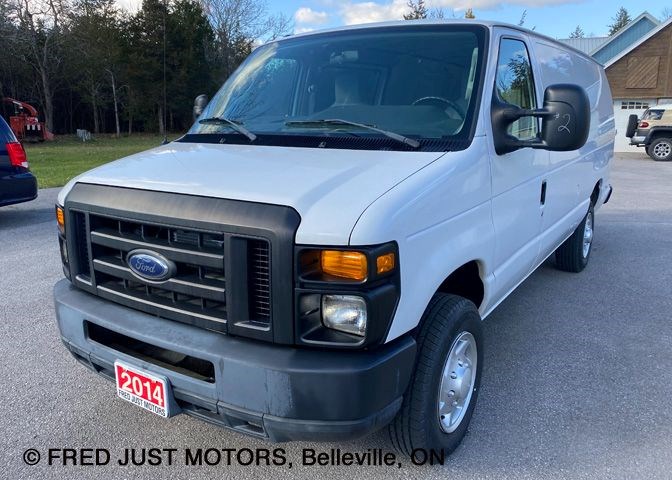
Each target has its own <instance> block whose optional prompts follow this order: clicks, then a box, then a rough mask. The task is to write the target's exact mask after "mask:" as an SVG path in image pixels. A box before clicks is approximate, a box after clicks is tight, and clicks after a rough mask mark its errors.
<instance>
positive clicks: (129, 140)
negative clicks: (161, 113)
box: [25, 134, 163, 188]
mask: <svg viewBox="0 0 672 480" xmlns="http://www.w3.org/2000/svg"><path fill="white" fill-rule="evenodd" d="M162 141H163V137H162V136H159V135H144V134H138V135H132V136H130V137H129V136H127V137H121V138H114V137H112V136H96V139H95V140H92V141H90V142H82V141H81V140H79V139H78V138H76V137H75V136H66V135H61V136H57V137H56V140H55V141H53V142H44V143H39V144H26V145H25V147H26V153H27V154H28V161H29V162H30V169H31V171H32V172H33V174H34V175H35V176H36V177H37V183H38V186H39V187H40V188H49V187H61V186H63V185H65V184H66V183H67V182H68V180H70V179H71V178H73V177H76V176H77V175H79V174H80V173H82V172H85V171H87V170H90V169H92V168H94V167H97V166H99V165H102V164H104V163H107V162H110V161H112V160H117V159H118V158H122V157H125V156H127V155H131V154H133V153H138V152H142V151H143V150H147V149H149V148H153V147H157V146H159V145H161V142H162Z"/></svg>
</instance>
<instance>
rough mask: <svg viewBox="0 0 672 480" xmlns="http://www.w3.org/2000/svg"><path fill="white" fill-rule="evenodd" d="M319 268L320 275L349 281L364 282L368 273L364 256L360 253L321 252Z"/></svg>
mask: <svg viewBox="0 0 672 480" xmlns="http://www.w3.org/2000/svg"><path fill="white" fill-rule="evenodd" d="M320 267H321V270H322V273H325V274H327V275H333V276H334V277H340V278H347V279H350V280H358V281H364V280H366V277H367V273H368V265H367V261H366V255H364V254H363V253H361V252H347V251H340V250H323V251H322V252H321V255H320Z"/></svg>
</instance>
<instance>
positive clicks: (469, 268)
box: [434, 260, 485, 308]
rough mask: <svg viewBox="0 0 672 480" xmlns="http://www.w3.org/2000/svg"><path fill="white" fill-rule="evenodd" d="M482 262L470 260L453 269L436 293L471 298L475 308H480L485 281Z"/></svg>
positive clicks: (483, 296) (483, 297)
mask: <svg viewBox="0 0 672 480" xmlns="http://www.w3.org/2000/svg"><path fill="white" fill-rule="evenodd" d="M483 271H484V268H483V263H482V262H481V261H479V260H471V261H469V262H466V263H464V264H462V265H461V266H459V267H458V268H456V269H455V270H453V271H452V272H451V273H450V274H449V275H448V276H446V277H445V279H444V280H443V281H442V282H441V284H440V285H439V287H438V288H437V289H436V291H435V292H434V294H436V293H450V294H453V295H458V296H460V297H463V298H466V299H467V300H471V301H472V302H473V303H474V305H476V308H480V307H481V305H482V304H483V301H484V299H485V282H484V281H483Z"/></svg>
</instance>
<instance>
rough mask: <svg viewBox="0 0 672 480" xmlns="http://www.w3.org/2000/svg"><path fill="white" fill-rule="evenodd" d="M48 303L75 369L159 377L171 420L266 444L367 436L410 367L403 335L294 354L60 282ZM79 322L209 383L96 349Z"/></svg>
mask: <svg viewBox="0 0 672 480" xmlns="http://www.w3.org/2000/svg"><path fill="white" fill-rule="evenodd" d="M54 299H55V304H56V312H57V318H58V326H59V329H60V331H61V337H62V339H63V342H64V344H65V345H66V347H67V348H68V349H69V350H70V351H71V352H72V354H73V355H74V356H75V358H77V359H78V360H79V361H80V362H81V363H83V364H85V365H87V366H88V367H89V368H91V369H92V370H94V371H96V372H97V373H99V374H102V375H103V376H106V377H108V378H113V364H114V361H115V360H122V361H124V362H126V363H129V364H132V365H136V366H137V367H138V368H142V369H145V370H147V371H150V372H154V373H157V374H159V375H163V376H165V377H167V378H168V379H169V381H170V384H171V386H172V391H173V395H174V398H175V400H176V403H177V405H179V409H180V410H179V411H181V412H183V413H187V414H190V415H193V416H197V417H200V418H202V419H204V420H207V421H210V422H213V423H216V424H218V425H221V426H224V427H228V428H232V429H235V430H237V431H240V432H242V433H246V434H251V435H255V436H259V437H263V438H267V439H269V440H272V441H289V440H345V439H351V438H357V437H361V436H363V435H366V434H368V433H371V432H373V431H375V430H377V429H378V428H380V427H382V426H384V425H385V424H387V423H388V422H389V421H390V420H391V419H392V418H394V416H395V415H396V413H397V411H398V410H399V408H400V405H401V400H402V395H403V393H404V391H405V390H406V386H407V385H408V382H409V379H410V375H411V371H412V369H413V367H414V363H415V352H416V344H415V340H414V339H413V338H411V337H408V336H407V337H404V338H401V339H399V340H396V341H394V342H393V343H392V344H390V345H385V346H383V347H380V348H378V349H376V350H375V351H365V352H354V351H328V350H314V349H311V350H308V349H296V348H291V347H286V346H276V345H272V344H267V343H263V342H258V341H253V340H244V339H239V338H236V337H233V336H227V335H223V334H221V333H216V332H211V331H208V330H204V329H200V328H198V327H194V326H191V325H186V324H181V323H178V322H173V321H170V320H164V319H160V318H157V317H153V316H151V315H148V314H145V313H142V312H139V311H136V310H132V309H129V308H126V307H123V306H120V305H117V304H114V303H110V302H107V301H105V300H102V299H100V298H98V297H96V296H94V295H91V294H89V293H86V292H83V291H81V290H79V289H76V288H75V287H73V286H72V285H71V284H70V282H68V281H67V280H62V281H60V282H58V283H57V284H56V286H55V287H54ZM86 322H89V323H92V324H95V325H97V326H100V327H103V328H104V329H108V330H110V331H113V332H116V333H118V334H121V335H124V336H126V337H131V338H133V339H136V340H139V341H141V342H145V343H146V344H150V345H154V346H157V347H159V348H162V349H166V350H169V351H172V352H177V353H178V354H184V355H189V356H192V357H195V358H198V359H202V360H205V361H208V362H211V363H212V364H213V365H214V381H210V382H207V381H203V380H201V379H197V378H194V377H193V376H189V375H185V374H182V373H180V372H177V371H175V370H174V369H169V368H164V366H161V365H159V364H158V363H154V362H152V361H147V359H141V358H139V357H137V356H132V355H128V354H125V353H122V352H121V351H118V350H115V349H113V348H110V347H109V346H106V345H103V344H101V343H98V342H97V341H94V340H92V339H91V338H90V336H89V334H88V329H87V328H86V327H85V325H86ZM111 394H113V393H111Z"/></svg>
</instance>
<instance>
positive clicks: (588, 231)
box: [583, 212, 593, 258]
mask: <svg viewBox="0 0 672 480" xmlns="http://www.w3.org/2000/svg"><path fill="white" fill-rule="evenodd" d="M592 244H593V213H592V212H590V213H589V214H588V216H587V217H586V225H585V227H584V228H583V258H587V257H588V253H590V246H591V245H592Z"/></svg>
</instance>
